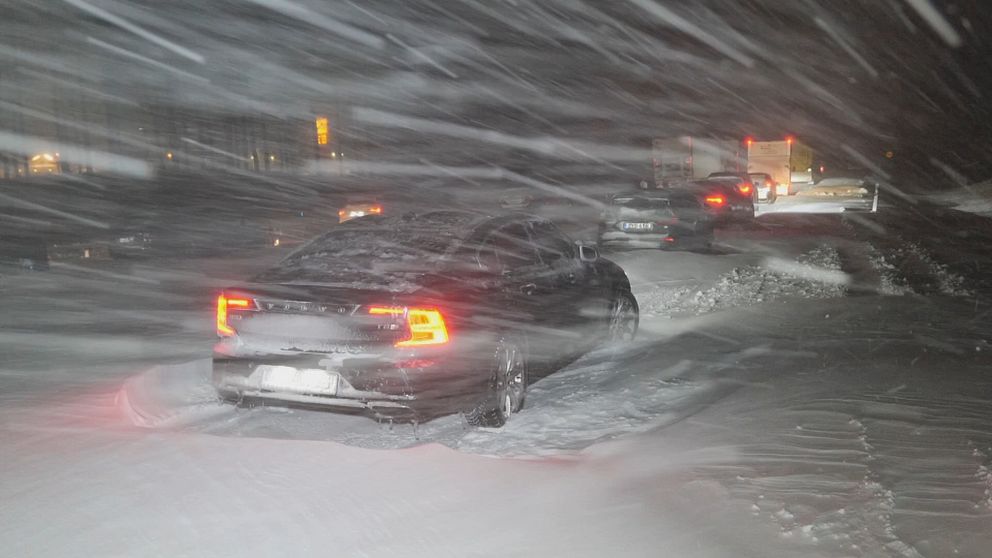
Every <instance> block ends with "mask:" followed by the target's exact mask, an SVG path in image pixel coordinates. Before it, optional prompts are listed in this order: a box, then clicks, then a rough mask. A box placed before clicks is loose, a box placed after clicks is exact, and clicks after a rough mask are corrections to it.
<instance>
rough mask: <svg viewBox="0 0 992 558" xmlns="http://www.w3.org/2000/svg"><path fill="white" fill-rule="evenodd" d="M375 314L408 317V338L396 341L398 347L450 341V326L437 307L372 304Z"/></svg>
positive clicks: (440, 343) (370, 312) (371, 312)
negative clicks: (448, 326)
mask: <svg viewBox="0 0 992 558" xmlns="http://www.w3.org/2000/svg"><path fill="white" fill-rule="evenodd" d="M369 314H371V315H373V316H404V317H405V318H406V325H407V331H408V332H409V335H408V337H407V338H406V339H401V340H400V341H397V342H396V343H395V346H397V347H419V346H423V345H443V344H445V343H447V342H448V328H447V325H446V324H445V323H444V316H443V315H442V314H441V311H440V310H438V309H436V308H408V307H395V306H372V307H370V308H369Z"/></svg>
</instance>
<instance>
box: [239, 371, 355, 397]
mask: <svg viewBox="0 0 992 558" xmlns="http://www.w3.org/2000/svg"><path fill="white" fill-rule="evenodd" d="M255 371H256V372H257V373H261V375H262V380H261V386H262V389H267V390H271V391H287V392H292V393H315V394H320V395H336V394H337V392H338V375H337V373H334V372H328V371H327V370H321V369H319V368H302V369H300V368H294V367H292V366H270V365H268V364H263V365H261V366H259V367H258V368H256V369H255Z"/></svg>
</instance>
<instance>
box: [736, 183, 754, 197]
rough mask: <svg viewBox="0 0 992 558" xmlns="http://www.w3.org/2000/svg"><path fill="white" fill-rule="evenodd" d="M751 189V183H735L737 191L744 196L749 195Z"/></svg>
mask: <svg viewBox="0 0 992 558" xmlns="http://www.w3.org/2000/svg"><path fill="white" fill-rule="evenodd" d="M751 190H752V187H751V185H750V184H748V183H746V182H745V183H744V184H738V185H737V191H738V192H740V193H742V194H744V195H745V196H747V195H750V194H751Z"/></svg>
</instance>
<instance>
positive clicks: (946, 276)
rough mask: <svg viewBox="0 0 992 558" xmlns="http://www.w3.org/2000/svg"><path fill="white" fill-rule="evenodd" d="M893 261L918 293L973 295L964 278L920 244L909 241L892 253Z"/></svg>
mask: <svg viewBox="0 0 992 558" xmlns="http://www.w3.org/2000/svg"><path fill="white" fill-rule="evenodd" d="M890 260H891V261H893V263H894V266H895V267H896V268H898V269H899V270H900V271H901V272H902V274H903V275H904V276H905V277H906V281H907V282H908V284H909V285H910V286H911V287H912V288H913V290H914V291H916V293H917V294H922V295H927V294H942V295H948V296H972V295H973V293H972V292H971V290H970V289H968V288H967V287H965V281H964V278H963V277H961V276H960V275H958V274H956V273H953V272H951V271H950V270H949V269H948V268H947V266H946V265H944V264H942V263H940V262H938V261H936V260H934V259H933V258H932V257H931V256H930V254H929V253H928V252H927V251H926V249H925V248H923V247H922V246H921V245H920V244H918V243H916V242H908V243H906V244H905V245H904V246H903V247H901V248H897V249H896V250H894V251H893V252H892V254H891V258H890Z"/></svg>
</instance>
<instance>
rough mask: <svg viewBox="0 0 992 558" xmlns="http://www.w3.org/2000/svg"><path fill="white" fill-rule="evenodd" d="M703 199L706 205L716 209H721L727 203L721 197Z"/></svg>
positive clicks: (725, 199)
mask: <svg viewBox="0 0 992 558" xmlns="http://www.w3.org/2000/svg"><path fill="white" fill-rule="evenodd" d="M705 199H706V203H708V204H710V205H712V206H716V207H723V205H724V204H726V203H727V198H725V197H723V196H721V195H715V196H706V198H705Z"/></svg>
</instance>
